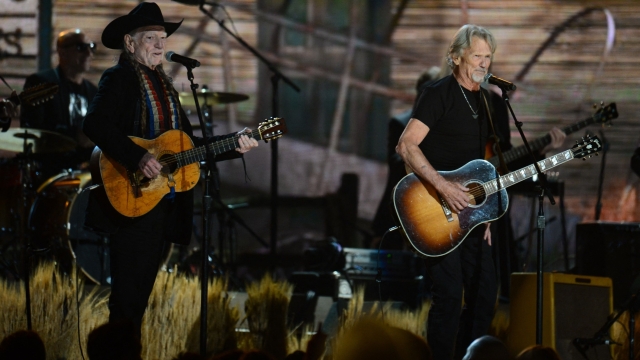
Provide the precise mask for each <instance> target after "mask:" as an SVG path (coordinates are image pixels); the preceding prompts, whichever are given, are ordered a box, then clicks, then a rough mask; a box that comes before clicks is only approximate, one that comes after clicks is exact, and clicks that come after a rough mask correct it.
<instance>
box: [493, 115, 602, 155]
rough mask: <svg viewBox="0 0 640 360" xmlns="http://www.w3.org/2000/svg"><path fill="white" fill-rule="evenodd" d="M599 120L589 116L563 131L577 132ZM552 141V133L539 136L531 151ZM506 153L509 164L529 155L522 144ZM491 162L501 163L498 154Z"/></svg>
mask: <svg viewBox="0 0 640 360" xmlns="http://www.w3.org/2000/svg"><path fill="white" fill-rule="evenodd" d="M596 121H597V119H596V118H595V117H593V116H592V117H589V118H587V119H585V120H582V121H580V122H577V123H575V124H572V125H569V126H567V127H565V128H563V129H562V131H563V132H564V133H565V134H567V135H569V134H571V133H573V132H576V131H578V130H580V129H583V128H585V127H587V126H589V125H591V124H594V123H595V122H596ZM550 143H551V135H549V134H546V135H545V136H542V137H539V138H537V139H535V140H533V141H532V142H530V143H529V147H531V151H538V150H541V149H543V148H544V147H545V146H547V145H549V144H550ZM502 154H503V155H504V161H505V162H506V163H507V164H508V163H510V162H512V161H515V160H518V159H520V158H522V157H525V156H526V155H527V148H526V146H524V145H520V146H516V147H514V148H513V149H511V150H508V151H505V152H504V153H502ZM489 162H490V163H491V164H493V166H496V167H497V166H498V165H499V160H498V157H497V156H494V157H492V158H491V159H489Z"/></svg>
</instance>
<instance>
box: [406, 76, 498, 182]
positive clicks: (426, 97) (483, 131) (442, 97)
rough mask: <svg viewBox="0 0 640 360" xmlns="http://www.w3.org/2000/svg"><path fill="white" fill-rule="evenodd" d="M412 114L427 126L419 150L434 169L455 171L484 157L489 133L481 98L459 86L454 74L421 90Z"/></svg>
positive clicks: (476, 92) (475, 92)
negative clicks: (476, 116) (474, 115)
mask: <svg viewBox="0 0 640 360" xmlns="http://www.w3.org/2000/svg"><path fill="white" fill-rule="evenodd" d="M463 91H464V94H465V95H466V98H467V100H468V102H469V103H467V100H465V97H464V95H463ZM482 91H486V90H482ZM470 107H471V108H473V110H475V112H476V114H478V118H477V119H474V118H473V112H472V111H471V108H470ZM412 117H413V118H416V119H418V120H420V121H422V122H423V123H424V124H425V125H427V126H428V127H429V133H428V134H427V136H426V137H425V139H424V140H423V141H422V143H421V144H420V149H421V150H422V152H423V153H424V155H425V157H426V158H427V160H429V163H431V165H432V166H433V167H434V168H435V169H436V170H439V171H443V170H455V169H458V168H459V167H461V166H463V165H464V164H466V163H468V162H469V161H471V160H475V159H483V158H484V151H485V145H486V143H487V139H488V138H487V136H488V133H489V127H488V121H487V117H486V110H485V105H484V100H483V99H482V97H481V95H480V91H468V90H467V89H464V87H462V88H461V87H460V86H459V85H458V82H457V81H456V79H455V78H454V77H453V75H449V76H447V77H444V78H442V79H441V80H439V81H437V82H435V83H433V84H431V85H430V86H427V87H426V88H425V89H424V90H423V92H422V94H420V97H419V99H418V102H417V103H416V106H415V108H414V111H413V115H412Z"/></svg>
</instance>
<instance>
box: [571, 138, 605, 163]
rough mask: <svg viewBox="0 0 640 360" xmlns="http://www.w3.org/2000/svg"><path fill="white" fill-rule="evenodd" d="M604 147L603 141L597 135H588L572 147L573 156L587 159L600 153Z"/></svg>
mask: <svg viewBox="0 0 640 360" xmlns="http://www.w3.org/2000/svg"><path fill="white" fill-rule="evenodd" d="M601 149H602V142H600V139H598V137H597V136H586V137H584V138H582V139H581V140H580V141H576V144H575V145H573V147H572V148H571V152H572V153H573V157H574V158H576V159H582V160H587V159H588V158H590V157H592V156H593V155H596V156H597V155H598V151H600V150H601Z"/></svg>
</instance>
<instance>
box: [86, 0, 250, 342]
mask: <svg viewBox="0 0 640 360" xmlns="http://www.w3.org/2000/svg"><path fill="white" fill-rule="evenodd" d="M181 23H182V21H181V22H179V23H171V22H165V21H164V18H163V16H162V12H161V11H160V8H159V7H158V5H156V4H155V3H149V2H143V3H141V4H139V5H138V6H136V7H135V8H134V9H133V10H132V11H131V12H130V13H129V14H127V15H124V16H121V17H119V18H117V19H115V20H113V21H112V22H111V23H109V25H107V27H106V28H105V29H104V31H103V33H102V43H103V44H104V46H106V47H107V48H110V49H116V50H121V51H122V53H121V55H120V59H119V61H118V64H117V65H116V66H114V67H112V68H110V69H107V70H106V71H105V72H104V74H103V75H102V79H101V80H100V84H99V88H98V93H97V95H96V97H95V99H94V101H93V102H92V103H91V106H90V108H89V112H88V114H87V116H86V118H85V121H84V132H85V134H86V135H87V136H88V137H89V138H90V139H91V140H92V141H93V142H95V144H96V145H97V146H98V147H100V149H102V151H103V152H104V153H105V154H106V155H108V156H109V157H111V158H112V159H114V160H115V161H117V162H118V163H119V164H121V165H123V166H124V167H126V168H127V169H128V170H129V171H136V170H140V171H141V172H142V174H144V176H145V177H147V178H155V177H156V176H158V175H159V174H160V170H161V168H162V166H161V165H160V163H159V162H158V160H156V158H155V157H154V156H153V155H152V154H150V153H149V152H148V151H147V150H146V149H145V148H143V147H141V146H138V145H137V144H135V143H134V142H133V141H132V140H131V139H130V138H129V136H136V137H141V138H145V139H153V138H156V137H157V136H158V135H160V134H162V133H163V132H165V131H167V130H170V129H180V130H182V131H184V132H185V133H187V134H188V135H189V136H191V137H192V139H193V141H194V143H195V145H196V146H198V145H203V144H204V140H203V139H199V138H194V137H193V133H192V129H191V125H190V123H189V119H188V118H187V116H186V114H185V112H184V111H183V110H182V108H181V107H180V103H179V99H178V93H177V92H176V90H175V89H174V87H173V85H172V84H171V80H170V79H169V78H168V77H167V75H166V74H165V73H164V71H163V69H162V59H163V57H164V52H165V42H166V39H167V37H169V36H170V35H171V34H172V33H173V32H175V31H176V29H177V28H178V27H179V26H180V24H181ZM233 136H236V134H235V133H233V134H228V135H225V136H218V137H215V138H214V139H211V140H214V141H217V140H220V139H222V138H227V137H233ZM238 143H239V148H237V149H236V151H228V152H226V153H223V154H221V155H219V156H216V161H220V160H226V159H232V158H238V157H241V156H242V155H241V154H243V153H245V152H247V151H249V150H250V149H251V148H253V147H256V146H258V142H257V141H256V140H255V139H251V138H249V137H247V136H246V135H241V136H239V138H238ZM96 180H98V179H94V181H96ZM170 197H173V198H170ZM192 217H193V193H192V192H191V191H186V192H175V193H174V194H173V196H171V194H170V195H168V196H166V197H165V198H163V199H162V200H161V201H160V203H159V204H158V205H156V206H155V207H154V208H153V209H152V210H151V211H149V212H148V213H147V214H145V215H142V216H139V217H135V218H128V217H125V216H123V215H121V214H119V213H118V212H116V211H115V210H114V208H113V207H112V206H111V205H110V204H109V202H108V201H107V199H106V194H105V192H104V190H103V189H102V187H100V188H97V189H95V190H92V191H91V196H90V200H89V205H88V208H87V218H86V224H87V225H88V226H90V227H92V228H95V229H99V230H101V231H103V232H106V233H109V234H110V235H109V239H110V251H111V253H110V265H111V296H110V298H109V310H110V314H109V321H111V322H113V321H119V320H132V321H133V322H134V324H135V325H136V328H137V331H138V333H139V331H140V327H141V324H142V316H143V314H144V311H145V308H146V306H147V301H148V298H149V295H150V294H151V290H152V288H153V283H154V281H155V277H156V273H157V271H158V267H159V265H160V262H161V255H162V250H163V249H162V248H163V245H164V243H165V242H174V243H179V244H187V243H188V242H189V240H190V237H191V225H192Z"/></svg>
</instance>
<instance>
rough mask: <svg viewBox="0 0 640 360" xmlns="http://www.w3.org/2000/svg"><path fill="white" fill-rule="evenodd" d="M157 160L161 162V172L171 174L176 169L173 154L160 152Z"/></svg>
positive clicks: (176, 164)
mask: <svg viewBox="0 0 640 360" xmlns="http://www.w3.org/2000/svg"><path fill="white" fill-rule="evenodd" d="M158 161H159V162H160V164H162V173H163V174H165V175H167V174H173V173H175V172H176V170H177V169H178V163H177V162H176V157H175V156H174V155H173V154H162V155H160V157H159V158H158Z"/></svg>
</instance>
